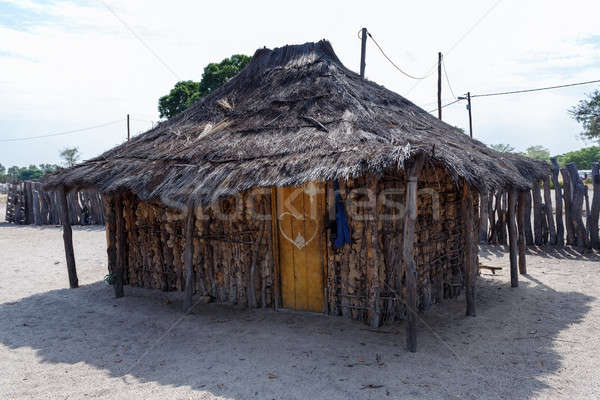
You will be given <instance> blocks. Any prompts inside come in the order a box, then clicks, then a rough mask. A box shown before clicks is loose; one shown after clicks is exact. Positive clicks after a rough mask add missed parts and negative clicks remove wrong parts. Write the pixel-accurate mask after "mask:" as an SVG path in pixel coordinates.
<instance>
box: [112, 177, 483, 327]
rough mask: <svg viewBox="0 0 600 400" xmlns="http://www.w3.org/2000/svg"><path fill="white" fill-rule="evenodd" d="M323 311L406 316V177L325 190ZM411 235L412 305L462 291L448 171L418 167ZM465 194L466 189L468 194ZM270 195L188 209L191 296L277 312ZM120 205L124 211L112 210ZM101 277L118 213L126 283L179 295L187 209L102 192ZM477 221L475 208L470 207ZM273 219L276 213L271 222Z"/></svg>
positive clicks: (456, 205)
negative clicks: (341, 223)
mask: <svg viewBox="0 0 600 400" xmlns="http://www.w3.org/2000/svg"><path fill="white" fill-rule="evenodd" d="M323 187H324V189H325V196H324V198H325V199H326V207H325V209H324V210H323V211H324V212H325V213H326V215H325V216H324V218H323V220H324V223H323V226H322V227H321V228H320V229H322V230H323V242H324V243H325V244H326V245H325V246H324V247H323V249H322V250H323V254H322V256H323V260H324V263H323V264H324V265H323V279H324V282H325V284H324V288H325V296H324V297H325V301H324V304H323V310H322V311H323V312H326V313H329V314H332V315H343V316H345V317H348V318H351V319H356V320H362V321H365V322H368V323H373V320H376V323H375V325H379V324H380V323H385V322H387V321H393V320H399V319H404V318H405V316H406V312H407V310H406V305H405V301H404V298H405V297H406V293H405V292H406V282H405V271H404V270H403V268H402V265H403V264H402V262H401V259H400V258H401V253H402V247H403V223H404V219H403V211H404V210H403V209H402V206H403V204H404V201H405V199H404V195H405V193H404V188H405V187H406V178H405V175H404V173H403V172H402V171H400V172H398V171H389V173H387V174H384V175H383V176H382V177H380V178H376V177H374V176H371V175H367V176H363V177H360V178H357V179H350V180H348V181H345V182H340V184H339V188H338V190H336V189H335V187H334V183H333V182H328V183H327V184H326V185H324V186H323ZM418 189H419V190H418V196H417V210H418V213H417V220H416V227H415V236H414V247H415V261H416V269H417V271H416V272H417V277H418V281H417V296H418V301H417V306H418V308H419V309H420V310H424V309H427V308H428V307H429V306H430V305H431V304H434V303H437V302H440V301H441V300H442V299H444V298H452V297H456V296H457V295H458V294H459V293H460V292H461V289H462V287H463V286H464V275H465V273H464V268H465V263H464V257H465V254H464V249H465V243H466V239H465V235H464V233H465V230H464V223H463V219H462V217H461V211H460V199H461V196H460V191H459V190H458V185H457V184H456V183H455V182H454V181H453V180H452V179H451V177H450V176H449V175H448V173H447V172H446V170H445V169H444V168H442V167H439V166H435V167H434V166H431V168H425V169H424V170H423V172H422V173H421V176H420V177H419V184H418ZM469 190H471V189H469ZM274 193H275V192H274V190H273V189H260V188H257V189H252V190H249V191H246V192H243V193H241V194H239V195H237V196H231V197H228V198H224V199H221V200H219V201H217V202H216V203H214V204H212V205H210V206H198V207H196V209H195V212H194V229H193V246H192V249H193V252H192V268H193V284H192V287H193V289H192V291H193V293H195V294H197V295H202V296H210V297H211V298H213V299H214V300H215V301H218V302H226V303H230V304H234V305H240V306H244V307H250V308H253V307H281V306H282V300H281V274H280V272H279V268H278V252H279V240H281V239H278V238H277V236H276V235H277V233H278V232H277V229H278V228H277V224H276V223H273V216H274V214H275V213H274V210H273V208H272V207H273V203H274V198H273V196H274ZM336 193H339V195H340V196H341V198H342V199H343V201H344V204H345V206H346V207H345V208H346V211H347V215H348V226H349V229H350V236H351V240H350V243H348V244H345V245H343V246H341V247H339V248H337V247H336V246H335V245H334V244H333V243H334V241H335V239H336V237H335V236H336V229H335V228H336V225H335V224H336V219H335V206H336V204H335V203H336V198H335V194H336ZM119 205H121V207H122V210H120V211H118V210H116V209H115V207H117V206H119ZM104 206H105V214H106V215H107V222H106V233H107V243H108V254H109V271H110V272H111V274H115V273H117V272H115V265H116V254H117V253H118V252H119V251H120V249H118V247H119V241H118V238H117V229H118V228H117V225H118V224H117V221H116V220H115V218H117V216H118V215H122V220H123V223H122V225H121V226H122V229H123V230H124V234H125V235H124V236H125V240H124V245H125V248H124V249H123V251H124V253H125V259H126V268H125V271H124V274H123V283H124V284H126V285H131V286H137V287H144V288H153V289H160V290H163V291H175V290H177V291H183V290H184V289H185V287H186V271H185V259H184V258H185V257H184V253H185V251H184V250H185V224H186V211H185V207H184V208H183V210H180V209H177V208H167V207H165V206H164V205H162V204H160V203H148V202H143V201H141V200H140V199H139V198H138V197H137V196H135V195H134V194H132V193H130V192H123V193H119V194H114V195H106V196H104ZM473 207H474V210H473V212H474V213H475V215H477V204H476V203H474V204H473ZM275 218H276V217H275Z"/></svg>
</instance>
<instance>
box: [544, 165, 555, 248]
mask: <svg viewBox="0 0 600 400" xmlns="http://www.w3.org/2000/svg"><path fill="white" fill-rule="evenodd" d="M544 203H545V204H546V219H547V220H548V234H549V236H550V238H549V241H548V243H550V244H551V245H555V244H556V226H555V224H554V213H553V212H552V211H553V207H552V195H551V193H550V177H549V176H546V177H544Z"/></svg>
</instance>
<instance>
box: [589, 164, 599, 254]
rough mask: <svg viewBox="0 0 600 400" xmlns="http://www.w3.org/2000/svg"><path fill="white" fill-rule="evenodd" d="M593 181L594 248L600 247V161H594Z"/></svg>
mask: <svg viewBox="0 0 600 400" xmlns="http://www.w3.org/2000/svg"><path fill="white" fill-rule="evenodd" d="M592 183H593V185H594V198H593V199H592V211H591V212H590V241H591V243H590V244H591V246H592V248H594V249H600V239H599V238H598V223H599V222H598V219H599V217H600V162H597V163H592Z"/></svg>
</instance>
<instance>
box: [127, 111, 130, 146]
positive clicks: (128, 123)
mask: <svg viewBox="0 0 600 400" xmlns="http://www.w3.org/2000/svg"><path fill="white" fill-rule="evenodd" d="M129 137H130V136H129V114H127V141H129Z"/></svg>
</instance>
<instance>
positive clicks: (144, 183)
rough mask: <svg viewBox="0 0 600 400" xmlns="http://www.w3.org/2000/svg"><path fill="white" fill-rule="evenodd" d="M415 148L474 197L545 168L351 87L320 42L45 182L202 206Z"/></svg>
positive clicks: (337, 173)
mask: <svg viewBox="0 0 600 400" xmlns="http://www.w3.org/2000/svg"><path fill="white" fill-rule="evenodd" d="M417 152H424V153H425V154H426V156H427V158H428V159H429V160H430V161H431V162H432V163H438V164H442V165H444V166H445V167H446V168H447V169H448V170H449V171H450V173H451V175H452V176H453V177H454V178H455V179H456V180H457V181H458V180H459V179H460V178H464V179H465V180H466V181H468V182H470V183H471V184H473V185H475V186H476V187H478V188H480V189H483V188H500V187H507V186H517V187H520V188H526V187H529V185H530V182H531V181H532V179H533V178H534V177H541V176H542V175H544V174H547V173H548V172H549V170H548V169H547V167H546V166H545V165H543V164H539V163H536V162H534V161H531V160H528V159H525V158H523V157H520V156H513V155H506V154H501V153H498V152H496V151H494V150H492V149H490V148H488V147H486V146H485V145H484V144H483V143H481V142H479V141H477V140H471V139H470V138H469V137H468V135H465V134H463V133H461V132H460V131H458V130H457V129H456V128H454V127H452V126H450V125H448V124H446V123H444V122H442V121H439V120H438V119H437V118H435V117H434V116H432V115H430V114H429V113H427V112H426V111H424V110H423V109H421V108H419V107H418V106H416V105H414V104H413V103H411V102H410V101H408V100H406V99H405V98H403V97H402V96H400V95H398V94H396V93H394V92H392V91H390V90H387V89H385V88H384V87H382V86H379V85H377V84H376V83H373V82H370V81H368V80H364V79H361V78H360V76H359V75H358V74H356V73H354V72H352V71H350V70H348V69H347V68H346V67H344V65H342V63H341V62H340V60H339V59H338V58H337V56H336V55H335V53H334V51H333V48H332V47H331V44H330V43H329V42H327V41H325V40H323V41H320V42H318V43H306V44H303V45H294V46H285V47H281V48H277V49H274V50H269V49H259V50H257V51H256V53H255V54H254V57H253V58H252V61H251V62H250V64H249V65H248V66H247V67H246V68H245V69H244V70H243V71H242V72H241V73H240V74H238V75H237V76H236V77H234V78H233V79H231V80H230V81H229V82H228V83H226V84H225V85H223V86H222V87H221V88H219V89H218V90H215V91H214V92H213V93H211V94H210V95H208V96H207V97H205V98H203V99H202V100H200V101H199V102H198V103H196V104H194V105H193V106H192V107H191V108H189V109H188V110H186V111H184V112H183V113H181V114H179V115H177V116H175V117H173V118H171V119H169V120H168V121H165V122H162V123H160V124H159V125H158V126H157V127H155V128H153V129H151V130H150V131H148V132H146V133H144V134H141V135H139V136H136V137H134V138H133V139H131V140H130V141H129V142H126V143H124V144H122V145H120V146H117V147H115V148H113V149H111V150H109V151H107V152H105V153H104V154H102V155H101V156H99V157H96V158H94V159H92V160H89V161H86V162H83V163H81V164H79V165H77V166H75V167H72V168H69V169H65V170H61V171H59V172H58V173H56V174H54V175H52V176H49V177H48V178H47V179H46V185H47V187H55V186H58V185H66V186H68V187H70V188H78V187H89V186H93V187H97V188H98V189H99V190H100V191H102V192H116V191H119V190H126V189H128V190H132V191H133V192H135V193H136V194H137V195H138V196H139V197H140V198H141V199H142V200H158V201H162V202H165V201H164V200H165V199H172V200H177V201H187V200H190V199H194V200H196V201H202V202H204V203H210V202H212V201H214V200H215V199H216V198H218V197H221V196H225V195H230V194H234V193H238V192H241V191H244V190H246V189H249V188H251V187H256V186H259V187H268V186H292V185H300V184H302V183H305V182H307V181H313V180H317V181H326V180H331V179H346V178H348V177H357V176H360V175H363V174H365V173H368V172H370V173H374V174H381V173H382V172H383V171H384V170H386V169H389V168H403V162H404V160H405V159H407V158H410V157H412V156H413V155H414V154H415V153H417Z"/></svg>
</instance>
